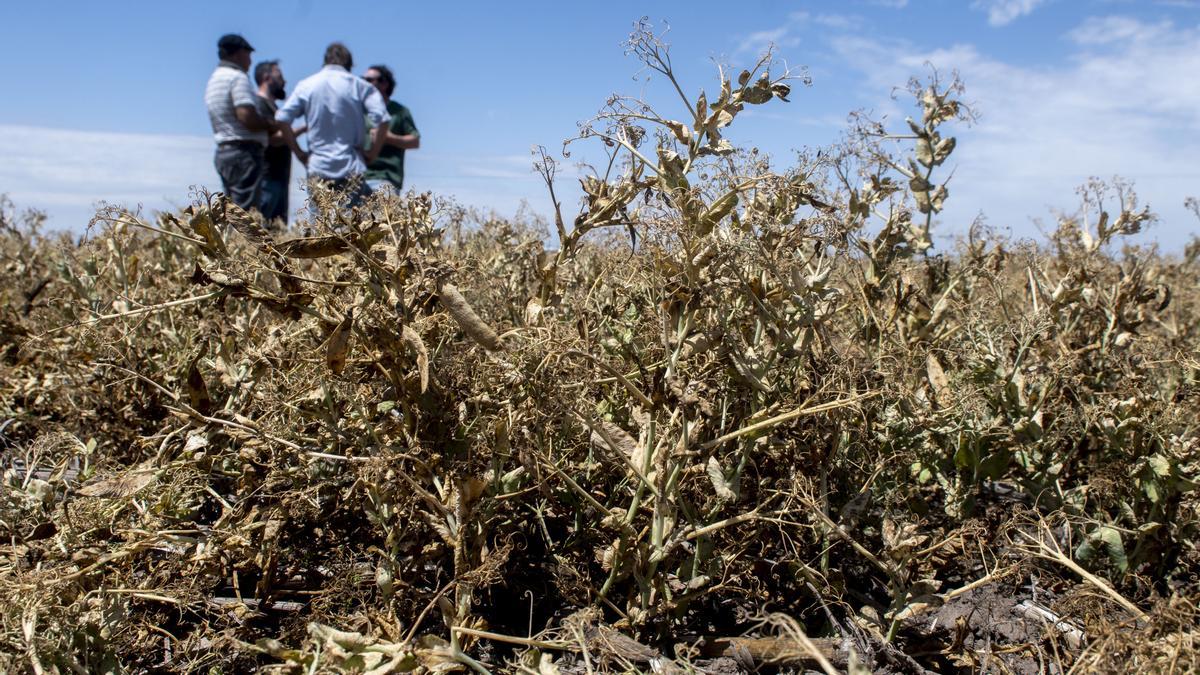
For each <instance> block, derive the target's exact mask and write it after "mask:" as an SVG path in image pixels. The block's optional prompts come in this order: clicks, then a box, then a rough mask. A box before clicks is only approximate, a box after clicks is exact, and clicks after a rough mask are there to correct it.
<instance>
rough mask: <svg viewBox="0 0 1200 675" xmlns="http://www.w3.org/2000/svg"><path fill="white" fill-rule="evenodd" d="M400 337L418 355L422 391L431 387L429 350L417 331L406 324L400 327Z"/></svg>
mask: <svg viewBox="0 0 1200 675" xmlns="http://www.w3.org/2000/svg"><path fill="white" fill-rule="evenodd" d="M400 339H401V340H403V341H404V344H406V345H408V347H409V349H411V350H413V352H414V353H416V355H417V369H418V370H419V371H420V372H421V393H422V394H424V393H425V390H426V389H428V388H429V350H428V349H426V348H425V342H424V341H423V340H422V339H421V336H420V335H418V334H417V331H415V330H413V329H412V328H409V327H408V326H404V327H403V328H401V329H400Z"/></svg>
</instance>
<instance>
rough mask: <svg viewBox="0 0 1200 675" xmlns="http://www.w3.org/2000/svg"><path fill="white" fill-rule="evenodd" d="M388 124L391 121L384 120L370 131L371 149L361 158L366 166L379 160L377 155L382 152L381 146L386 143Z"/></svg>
mask: <svg viewBox="0 0 1200 675" xmlns="http://www.w3.org/2000/svg"><path fill="white" fill-rule="evenodd" d="M390 123H391V120H384V121H383V122H380V123H379V126H377V127H375V128H374V129H372V130H371V149H370V150H368V151H367V152H366V154H365V155H364V156H363V158H364V159H365V160H366V161H367V164H370V163H372V162H374V161H375V160H377V159H379V153H380V152H382V151H383V146H384V144H386V143H387V135H388V124H390Z"/></svg>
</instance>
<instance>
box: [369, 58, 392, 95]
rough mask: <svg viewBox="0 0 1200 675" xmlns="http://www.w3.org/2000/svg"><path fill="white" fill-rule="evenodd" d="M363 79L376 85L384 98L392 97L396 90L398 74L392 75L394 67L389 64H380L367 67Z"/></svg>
mask: <svg viewBox="0 0 1200 675" xmlns="http://www.w3.org/2000/svg"><path fill="white" fill-rule="evenodd" d="M363 79H364V80H366V81H367V82H370V83H371V84H373V85H375V88H376V89H378V90H379V93H381V94H383V97H384V98H387V99H390V98H391V97H392V94H393V93H395V91H396V76H395V75H392V69H391V68H388V67H387V66H384V65H378V66H371V67H370V68H367V72H366V73H365V74H363Z"/></svg>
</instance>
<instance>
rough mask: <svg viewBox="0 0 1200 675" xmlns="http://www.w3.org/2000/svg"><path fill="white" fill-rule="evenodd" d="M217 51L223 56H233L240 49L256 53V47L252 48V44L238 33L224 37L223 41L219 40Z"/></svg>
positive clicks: (222, 37)
mask: <svg viewBox="0 0 1200 675" xmlns="http://www.w3.org/2000/svg"><path fill="white" fill-rule="evenodd" d="M217 49H218V50H219V51H220V52H221V53H222V54H232V53H234V52H236V51H237V50H239V49H248V50H250V51H254V47H251V46H250V43H249V42H246V38H244V37H242V36H241V35H238V34H237V33H229V34H227V35H222V36H221V39H220V40H217Z"/></svg>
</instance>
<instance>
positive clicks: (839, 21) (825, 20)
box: [734, 0, 907, 54]
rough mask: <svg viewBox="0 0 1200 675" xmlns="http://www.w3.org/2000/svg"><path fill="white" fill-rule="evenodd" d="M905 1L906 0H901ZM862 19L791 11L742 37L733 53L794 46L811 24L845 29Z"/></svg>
mask: <svg viewBox="0 0 1200 675" xmlns="http://www.w3.org/2000/svg"><path fill="white" fill-rule="evenodd" d="M903 1H904V2H907V0H903ZM901 6H902V5H901ZM861 23H862V20H861V19H860V18H859V17H857V16H854V15H850V14H827V13H822V14H814V13H812V12H806V11H799V12H792V13H791V14H789V15H788V17H787V19H786V20H784V22H783V23H782V24H781V25H779V26H776V27H775V28H771V29H767V30H761V31H756V32H754V33H750V34H749V35H747V36H745V37H744V38H742V40H741V42H740V43H739V45H738V48H737V49H736V50H735V51H734V53H735V54H746V53H754V54H758V53H762V52H763V51H765V50H766V48H767V46H768V45H775V46H776V47H788V48H790V47H796V46H798V45H800V43H801V34H802V33H803V32H804V30H805V29H807V28H809V27H811V26H818V27H820V28H826V29H833V30H838V31H846V30H850V29H853V28H856V27H858V26H859V25H861Z"/></svg>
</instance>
